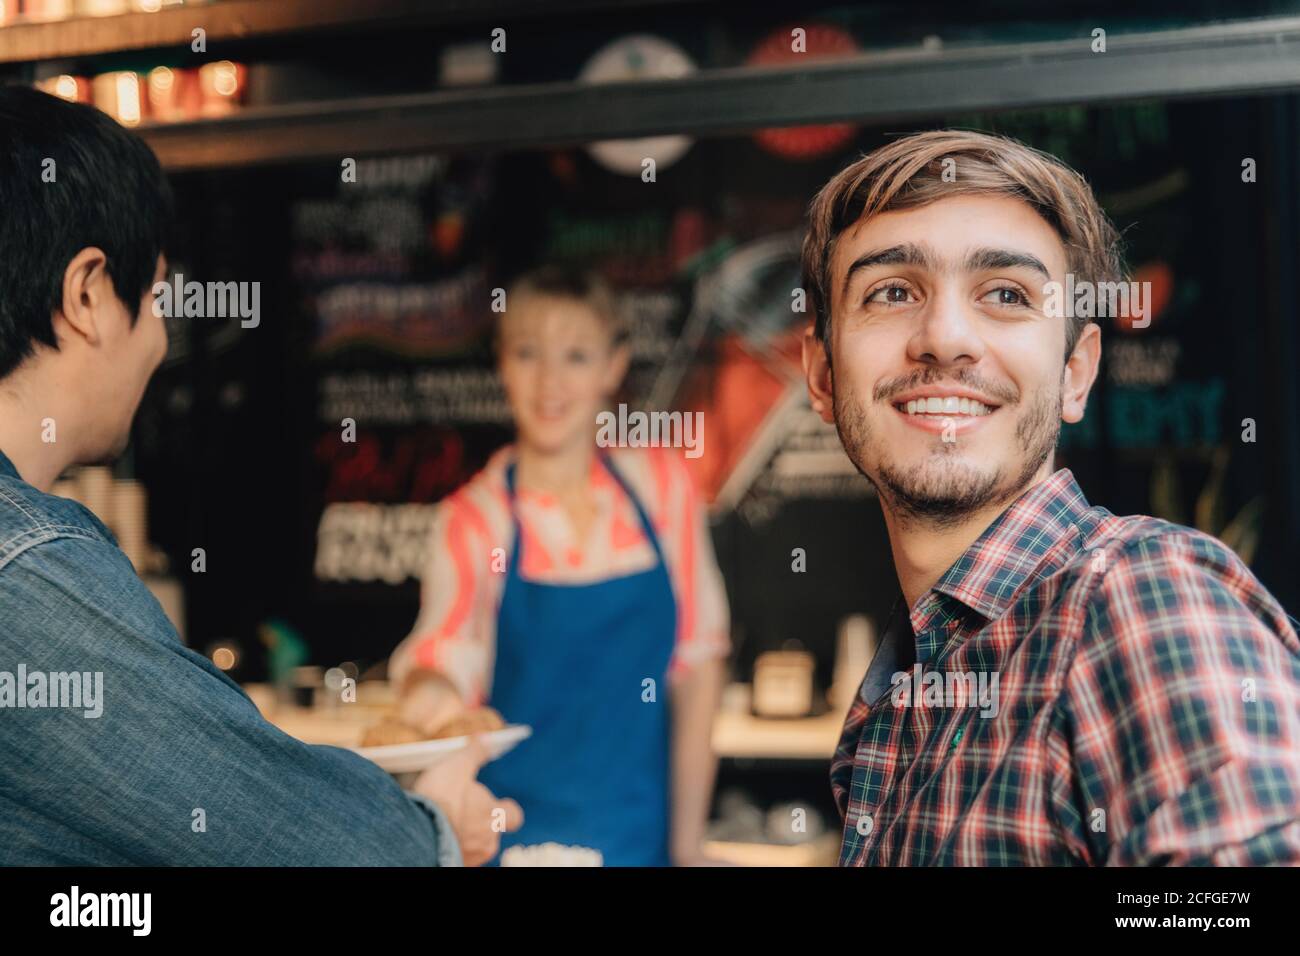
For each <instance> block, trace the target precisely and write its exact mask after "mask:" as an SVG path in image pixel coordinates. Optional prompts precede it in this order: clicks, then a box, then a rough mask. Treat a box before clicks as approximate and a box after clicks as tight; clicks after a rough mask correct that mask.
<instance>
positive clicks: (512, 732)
mask: <svg viewBox="0 0 1300 956" xmlns="http://www.w3.org/2000/svg"><path fill="white" fill-rule="evenodd" d="M532 733H533V728H531V727H529V726H527V725H526V724H512V725H511V726H509V727H503V728H501V729H500V730H494V731H492V732H491V733H486V734H480V735H479V736H480V737H481V738H482V739H483V743H484V745H485V746H486V747H487V749H488V753H489V754H490V756H489V758H488V759H489V760H496V759H497V758H498V757H502V756H504V755H505V754H507V753H509V752H510V751H511V750H513V749H514V748H515V745H516V744H518V743H519V742H520V741H521V740H527V739H528V738H529V737H531V736H532ZM468 743H469V738H468V737H447V738H445V739H443V740H417V741H416V742H415V743H411V744H390V745H389V746H387V747H353V748H352V749H353V750H355V751H356V752H357V753H359V754H361V756H363V757H365V758H366V759H367V760H372V761H374V762H375V763H377V764H379V766H380V767H382V768H383V769H385V770H387V771H388V772H389V773H415V772H417V771H420V770H425V769H427V768H428V767H432V766H433V765H434V764H436V763H437V762H438V761H439V760H442V759H443V758H444V757H448V756H450V755H451V754H453V753H455V752H456V751H457V750H460V749H461V748H462V747H464V746H466V745H467V744H468Z"/></svg>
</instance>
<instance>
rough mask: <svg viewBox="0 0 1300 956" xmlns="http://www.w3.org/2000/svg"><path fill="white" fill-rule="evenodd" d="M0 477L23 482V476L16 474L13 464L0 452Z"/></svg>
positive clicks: (16, 470)
mask: <svg viewBox="0 0 1300 956" xmlns="http://www.w3.org/2000/svg"><path fill="white" fill-rule="evenodd" d="M0 475H5V476H7V477H9V478H17V479H18V480H19V481H22V480H23V476H22V475H20V474H18V469H17V468H15V467H14V463H13V462H12V461H10V460H9V458H8V457H7V456H6V455H5V453H4V452H2V451H0Z"/></svg>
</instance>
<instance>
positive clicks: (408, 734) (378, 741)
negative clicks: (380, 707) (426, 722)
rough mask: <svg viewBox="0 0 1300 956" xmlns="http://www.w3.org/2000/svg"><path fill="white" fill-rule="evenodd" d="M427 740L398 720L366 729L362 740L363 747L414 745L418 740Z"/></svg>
mask: <svg viewBox="0 0 1300 956" xmlns="http://www.w3.org/2000/svg"><path fill="white" fill-rule="evenodd" d="M425 739H427V738H426V737H425V735H424V734H422V733H420V732H419V731H418V730H416V729H415V728H414V727H408V726H407V725H406V724H403V723H401V722H399V721H396V720H385V721H383V722H382V723H378V724H375V725H374V726H373V727H369V728H367V729H366V732H365V734H364V735H363V736H362V738H361V746H363V747H391V746H393V745H394V744H413V743H415V742H416V741H417V740H425Z"/></svg>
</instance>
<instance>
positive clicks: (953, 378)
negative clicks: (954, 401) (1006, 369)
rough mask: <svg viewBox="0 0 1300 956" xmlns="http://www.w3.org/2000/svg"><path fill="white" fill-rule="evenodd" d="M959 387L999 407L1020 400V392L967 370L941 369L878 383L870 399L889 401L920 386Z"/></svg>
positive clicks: (926, 370) (932, 369) (928, 370)
mask: <svg viewBox="0 0 1300 956" xmlns="http://www.w3.org/2000/svg"><path fill="white" fill-rule="evenodd" d="M942 384H947V385H960V386H962V387H964V388H969V389H973V390H974V391H977V392H979V393H980V394H982V395H987V396H988V397H989V398H992V399H994V400H995V401H997V402H998V404H1000V405H1010V404H1013V403H1015V402H1017V401H1019V400H1020V392H1019V391H1018V390H1016V389H1015V388H1012V387H1011V386H1010V385H999V384H998V383H996V382H991V381H989V380H988V379H986V378H983V377H981V376H979V375H976V374H975V373H974V372H972V371H970V370H969V369H958V370H957V371H956V372H945V371H942V370H941V369H934V368H925V369H921V370H920V371H918V372H913V373H911V374H909V375H902V376H899V377H898V378H891V379H887V380H886V381H883V382H881V383H879V384H878V385H877V386H876V387H875V389H874V391H873V392H872V396H871V397H872V399H874V400H875V401H877V402H887V401H890V400H891V399H892V398H893V397H894V396H895V395H899V394H902V393H903V392H906V391H908V390H910V389H913V388H919V387H920V386H922V385H942Z"/></svg>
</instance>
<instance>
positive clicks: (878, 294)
mask: <svg viewBox="0 0 1300 956" xmlns="http://www.w3.org/2000/svg"><path fill="white" fill-rule="evenodd" d="M910 295H911V291H910V290H909V289H908V288H907V286H903V285H886V286H881V287H880V288H879V289H876V290H875V291H874V292H872V293H871V294H870V295H869V296H867V301H868V302H883V303H884V304H885V305H899V304H901V303H904V302H907V301H908V297H909V296H910Z"/></svg>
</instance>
